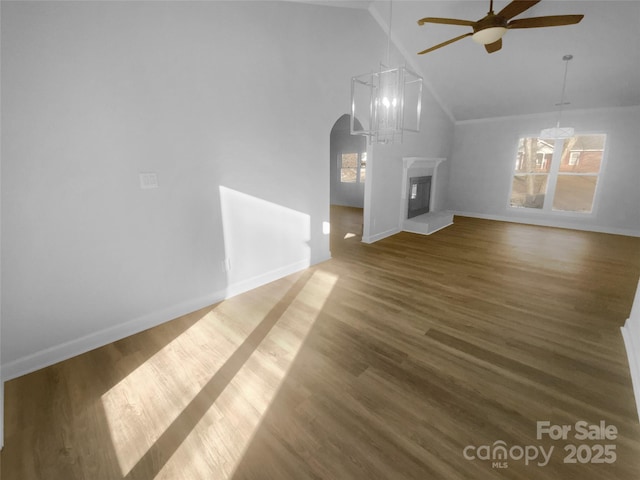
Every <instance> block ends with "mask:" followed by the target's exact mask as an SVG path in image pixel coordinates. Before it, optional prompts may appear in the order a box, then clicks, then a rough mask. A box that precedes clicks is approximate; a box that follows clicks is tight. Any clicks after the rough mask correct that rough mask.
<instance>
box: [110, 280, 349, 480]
mask: <svg viewBox="0 0 640 480" xmlns="http://www.w3.org/2000/svg"><path fill="white" fill-rule="evenodd" d="M304 273H305V272H303V274H302V275H301V278H300V280H298V281H297V282H296V283H295V284H294V286H293V287H292V288H291V289H290V290H289V291H288V292H287V293H286V294H285V295H284V297H282V298H281V299H275V300H273V299H272V298H271V297H270V296H268V301H266V302H258V304H257V305H256V304H252V305H251V306H250V308H248V307H247V305H246V302H243V301H242V299H241V298H240V297H235V299H230V300H227V301H225V302H222V303H221V304H219V305H217V306H216V308H215V309H214V310H212V311H211V312H209V313H208V314H207V315H205V316H204V317H202V319H200V320H199V321H198V322H197V323H195V324H194V325H193V326H192V327H191V328H189V329H188V330H186V331H185V332H184V333H183V334H181V335H180V336H179V337H177V338H176V339H175V340H173V341H172V342H171V343H169V344H167V345H166V346H165V347H164V348H163V349H162V350H161V351H159V352H158V353H157V354H156V355H154V356H153V357H151V358H150V359H149V360H147V361H146V362H144V363H143V364H141V365H140V366H139V367H138V368H137V369H136V370H135V371H134V372H132V373H131V374H130V375H129V376H128V377H126V378H125V379H124V380H122V381H121V382H120V383H118V384H117V385H115V386H114V387H113V388H111V390H109V391H108V392H107V393H105V394H104V395H103V397H102V403H103V406H104V410H105V414H106V416H107V419H108V424H109V428H110V433H111V438H112V441H113V445H114V450H115V452H116V455H117V457H118V462H119V464H120V467H121V471H122V475H123V477H126V478H128V477H129V476H130V477H137V476H139V474H141V473H142V472H148V470H146V469H145V468H140V466H141V464H143V463H145V462H149V464H150V465H152V466H151V469H152V470H153V476H148V475H147V477H148V478H167V479H170V478H171V479H173V478H217V479H222V478H230V477H232V475H233V472H234V471H235V469H236V468H237V466H238V464H239V463H240V462H241V460H242V457H243V455H244V452H245V450H246V449H247V448H248V446H249V445H250V443H251V440H252V438H253V436H254V434H255V432H256V430H257V429H258V427H259V426H260V422H261V420H262V418H263V416H264V414H265V413H266V412H267V410H268V409H269V407H270V406H271V402H272V400H273V399H274V398H275V396H276V394H277V393H278V391H279V388H280V386H281V384H282V382H283V380H284V379H285V378H286V375H287V373H288V371H289V370H290V368H291V366H292V365H293V363H294V362H295V358H296V356H297V354H298V353H299V351H300V349H301V347H302V346H303V344H304V341H305V339H306V338H307V335H308V334H309V332H310V331H311V329H312V327H313V325H314V322H315V320H316V318H317V317H318V315H319V313H320V311H321V310H322V308H323V306H324V304H325V302H326V300H327V298H328V297H329V295H330V294H331V291H332V289H333V287H334V285H335V284H336V282H337V280H338V277H337V276H336V275H333V274H331V273H328V272H324V271H322V270H315V271H313V273H312V274H310V273H307V274H306V276H304ZM263 303H264V305H263ZM249 310H252V311H255V310H259V311H260V315H259V316H258V317H257V318H247V317H249V315H247V311H249ZM185 425H186V427H185ZM158 459H161V460H158ZM134 470H135V471H134ZM138 470H139V471H138ZM147 477H145V478H147Z"/></svg>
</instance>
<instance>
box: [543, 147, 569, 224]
mask: <svg viewBox="0 0 640 480" xmlns="http://www.w3.org/2000/svg"><path fill="white" fill-rule="evenodd" d="M563 147H564V140H556V141H555V143H554V145H553V156H552V157H551V168H550V169H549V176H548V177H547V194H546V195H545V196H544V204H543V206H542V210H544V211H545V212H550V211H551V209H552V206H553V198H554V197H555V194H556V185H557V183H558V172H559V171H560V161H561V160H562V149H563Z"/></svg>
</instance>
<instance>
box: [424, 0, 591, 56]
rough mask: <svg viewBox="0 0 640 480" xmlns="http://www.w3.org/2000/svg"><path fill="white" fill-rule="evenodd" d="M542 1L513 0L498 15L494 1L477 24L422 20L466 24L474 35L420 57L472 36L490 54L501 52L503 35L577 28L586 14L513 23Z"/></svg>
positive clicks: (458, 38) (433, 18)
mask: <svg viewBox="0 0 640 480" xmlns="http://www.w3.org/2000/svg"><path fill="white" fill-rule="evenodd" d="M539 2H540V0H513V1H512V2H511V3H509V4H508V5H507V6H506V7H504V8H503V9H502V10H500V11H499V12H498V13H497V14H496V13H494V12H493V0H490V3H489V12H488V13H487V15H486V16H485V17H484V18H481V19H480V20H478V21H477V22H472V21H471V20H459V19H457V18H437V17H425V18H422V19H420V20H418V25H424V24H425V23H441V24H446V25H462V26H464V27H471V28H473V32H469V33H465V34H464V35H460V36H459V37H455V38H452V39H451V40H447V41H446V42H442V43H439V44H438V45H435V46H433V47H431V48H427V49H426V50H423V51H421V52H418V55H422V54H424V53H429V52H432V51H434V50H436V49H438V48H441V47H444V46H446V45H449V44H450V43H453V42H457V41H458V40H462V39H463V38H465V37H472V38H473V40H474V41H476V42H477V43H481V44H483V45H484V48H485V49H486V50H487V52H489V53H493V52H497V51H498V50H500V49H501V48H502V36H503V35H504V34H505V33H506V32H507V30H511V29H514V28H538V27H559V26H563V25H573V24H575V23H578V22H580V20H582V18H583V17H584V15H550V16H546V17H531V18H522V19H516V20H511V19H512V18H513V17H515V16H517V15H520V14H521V13H522V12H524V11H525V10H528V9H529V8H531V7H533V6H534V5H535V4H536V3H539Z"/></svg>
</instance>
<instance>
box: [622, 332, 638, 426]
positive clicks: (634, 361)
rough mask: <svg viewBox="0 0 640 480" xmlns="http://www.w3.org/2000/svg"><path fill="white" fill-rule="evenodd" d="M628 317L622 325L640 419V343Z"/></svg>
mask: <svg viewBox="0 0 640 480" xmlns="http://www.w3.org/2000/svg"><path fill="white" fill-rule="evenodd" d="M630 320H631V319H627V321H626V322H624V326H623V327H620V331H621V332H622V338H623V339H624V346H625V349H626V350H627V358H628V360H629V371H630V372H631V383H632V385H633V393H634V395H635V397H636V409H637V410H638V419H640V345H636V342H634V339H633V335H632V332H631V329H630V326H629V321H630Z"/></svg>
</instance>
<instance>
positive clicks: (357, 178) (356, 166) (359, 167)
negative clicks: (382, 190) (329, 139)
mask: <svg viewBox="0 0 640 480" xmlns="http://www.w3.org/2000/svg"><path fill="white" fill-rule="evenodd" d="M338 167H339V169H340V181H341V182H342V183H364V180H365V176H366V168H367V152H361V153H356V152H354V153H342V154H340V156H339V157H338Z"/></svg>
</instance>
